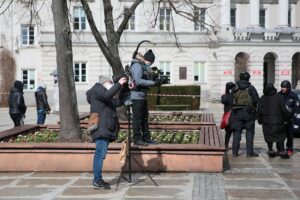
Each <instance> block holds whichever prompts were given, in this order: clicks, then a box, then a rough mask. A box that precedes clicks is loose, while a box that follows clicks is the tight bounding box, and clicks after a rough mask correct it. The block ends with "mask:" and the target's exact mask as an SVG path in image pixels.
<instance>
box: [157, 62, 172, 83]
mask: <svg viewBox="0 0 300 200" xmlns="http://www.w3.org/2000/svg"><path fill="white" fill-rule="evenodd" d="M159 65H160V66H159V69H160V70H161V73H160V74H161V75H165V76H167V77H168V83H170V77H171V62H160V63H159Z"/></svg>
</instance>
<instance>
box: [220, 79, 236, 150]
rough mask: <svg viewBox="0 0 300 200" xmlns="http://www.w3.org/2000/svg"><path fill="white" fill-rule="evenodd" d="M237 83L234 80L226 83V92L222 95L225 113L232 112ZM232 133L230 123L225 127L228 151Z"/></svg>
mask: <svg viewBox="0 0 300 200" xmlns="http://www.w3.org/2000/svg"><path fill="white" fill-rule="evenodd" d="M235 88H236V85H235V84H234V83H233V82H228V83H226V86H225V94H224V95H222V96H221V102H222V104H223V105H224V113H226V112H230V111H231V109H232V105H233V98H234V91H235ZM231 135H232V129H231V127H230V124H228V126H227V127H226V128H225V149H226V151H228V149H229V148H228V144H229V141H230V137H231Z"/></svg>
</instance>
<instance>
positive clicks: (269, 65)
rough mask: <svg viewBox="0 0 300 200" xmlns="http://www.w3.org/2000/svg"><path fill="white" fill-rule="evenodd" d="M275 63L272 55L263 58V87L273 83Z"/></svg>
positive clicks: (268, 54)
mask: <svg viewBox="0 0 300 200" xmlns="http://www.w3.org/2000/svg"><path fill="white" fill-rule="evenodd" d="M275 61H276V57H275V55H274V54H273V53H267V54H266V55H265V56H264V74H263V77H264V82H263V83H264V87H265V86H266V84H267V83H273V84H274V83H275Z"/></svg>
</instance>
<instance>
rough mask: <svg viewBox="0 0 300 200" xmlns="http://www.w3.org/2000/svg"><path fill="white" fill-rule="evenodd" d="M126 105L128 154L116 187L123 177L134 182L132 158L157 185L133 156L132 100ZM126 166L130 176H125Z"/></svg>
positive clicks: (129, 181)
mask: <svg viewBox="0 0 300 200" xmlns="http://www.w3.org/2000/svg"><path fill="white" fill-rule="evenodd" d="M125 105H126V106H127V114H128V117H127V118H128V132H127V141H128V150H127V154H126V159H125V164H124V165H123V167H122V169H121V173H120V175H119V178H118V181H117V185H116V189H115V190H117V189H118V186H119V184H120V182H121V179H122V178H123V179H124V180H125V181H127V182H128V183H131V182H132V179H131V159H133V160H134V161H135V163H136V164H137V165H138V166H139V168H140V169H141V170H142V171H143V172H144V173H145V174H147V176H148V177H149V178H150V179H151V181H152V182H153V184H154V185H155V186H158V184H157V183H156V182H155V181H154V180H153V178H152V177H151V176H150V174H149V172H147V171H146V170H145V168H144V167H143V166H142V165H141V164H140V163H139V162H138V161H137V160H136V158H135V157H132V156H131V123H130V121H131V120H130V106H132V102H129V103H127V104H126V103H125ZM126 168H128V170H127V172H128V178H127V177H126V176H125V172H126Z"/></svg>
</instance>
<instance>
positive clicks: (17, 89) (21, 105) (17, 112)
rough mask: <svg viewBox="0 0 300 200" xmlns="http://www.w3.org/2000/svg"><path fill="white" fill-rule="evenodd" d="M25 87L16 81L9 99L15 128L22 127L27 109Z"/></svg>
mask: <svg viewBox="0 0 300 200" xmlns="http://www.w3.org/2000/svg"><path fill="white" fill-rule="evenodd" d="M23 87H24V84H23V83H22V82H21V81H15V82H14V86H13V88H12V89H11V91H10V94H9V98H8V104H9V115H10V117H11V119H12V120H13V122H14V126H15V127H16V126H20V125H21V121H22V119H23V117H25V113H26V109H27V107H26V105H25V101H24V96H23Z"/></svg>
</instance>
